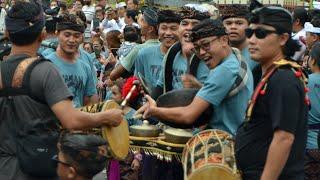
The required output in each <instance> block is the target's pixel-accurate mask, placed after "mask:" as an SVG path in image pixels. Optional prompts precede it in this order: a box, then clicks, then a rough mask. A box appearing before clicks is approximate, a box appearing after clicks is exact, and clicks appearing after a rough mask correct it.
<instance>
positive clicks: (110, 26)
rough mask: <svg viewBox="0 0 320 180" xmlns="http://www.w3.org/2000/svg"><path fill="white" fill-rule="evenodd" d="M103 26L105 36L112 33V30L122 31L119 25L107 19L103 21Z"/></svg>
mask: <svg viewBox="0 0 320 180" xmlns="http://www.w3.org/2000/svg"><path fill="white" fill-rule="evenodd" d="M101 26H102V28H103V34H107V33H108V32H109V31H112V30H118V31H120V28H119V27H118V24H117V22H116V20H114V19H111V20H108V19H106V18H105V19H104V20H103V21H102V23H101Z"/></svg>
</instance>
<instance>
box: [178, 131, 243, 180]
mask: <svg viewBox="0 0 320 180" xmlns="http://www.w3.org/2000/svg"><path fill="white" fill-rule="evenodd" d="M233 147H234V142H233V141H232V135H230V134H228V133H227V132H224V131H221V130H217V129H210V130H205V131H201V132H200V133H198V134H196V135H195V136H193V137H192V138H191V139H190V140H189V141H188V142H187V144H186V146H185V148H184V150H183V153H182V163H183V169H184V179H185V180H203V179H215V180H240V179H241V176H240V174H239V172H238V171H237V168H236V164H235V163H236V162H235V156H234V148H233Z"/></svg>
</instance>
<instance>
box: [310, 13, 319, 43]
mask: <svg viewBox="0 0 320 180" xmlns="http://www.w3.org/2000/svg"><path fill="white" fill-rule="evenodd" d="M310 23H311V24H312V26H313V27H317V28H320V17H315V18H313V19H312V21H311V22H310ZM312 34H315V35H317V36H319V38H320V33H312Z"/></svg>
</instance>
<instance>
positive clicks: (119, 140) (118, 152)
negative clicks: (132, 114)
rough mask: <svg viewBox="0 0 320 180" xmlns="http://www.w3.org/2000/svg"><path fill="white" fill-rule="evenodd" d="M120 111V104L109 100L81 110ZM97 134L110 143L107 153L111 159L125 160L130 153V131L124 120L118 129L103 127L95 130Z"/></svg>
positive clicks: (95, 111) (91, 111) (92, 111)
mask: <svg viewBox="0 0 320 180" xmlns="http://www.w3.org/2000/svg"><path fill="white" fill-rule="evenodd" d="M115 108H117V109H120V106H119V104H117V103H116V102H115V101H112V100H108V101H105V102H101V103H98V104H94V105H91V106H85V107H82V108H80V111H84V112H89V113H97V112H102V111H107V110H109V109H115ZM90 131H94V132H95V133H97V134H99V135H101V136H102V137H103V138H104V139H105V140H106V141H107V143H108V149H107V153H108V156H109V157H110V158H115V159H118V160H124V159H125V158H126V156H127V154H128V151H129V129H128V123H127V121H126V120H122V121H121V123H120V125H119V126H117V127H108V126H105V127H101V128H99V129H93V130H90Z"/></svg>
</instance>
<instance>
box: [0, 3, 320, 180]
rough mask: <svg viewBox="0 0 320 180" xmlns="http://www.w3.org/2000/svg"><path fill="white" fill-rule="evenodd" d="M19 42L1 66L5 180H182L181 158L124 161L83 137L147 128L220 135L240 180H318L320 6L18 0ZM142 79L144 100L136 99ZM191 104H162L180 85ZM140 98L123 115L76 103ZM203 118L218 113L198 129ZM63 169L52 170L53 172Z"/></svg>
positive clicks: (9, 19)
mask: <svg viewBox="0 0 320 180" xmlns="http://www.w3.org/2000/svg"><path fill="white" fill-rule="evenodd" d="M0 8H1V10H0V32H1V33H3V34H4V36H6V37H7V38H8V39H9V40H10V42H11V43H12V47H11V52H10V54H9V55H8V56H5V57H4V58H3V59H2V61H1V63H0V73H1V74H0V119H1V120H0V132H1V133H0V141H1V144H0V179H10V180H11V179H13V180H20V179H21V180H24V179H62V180H67V179H73V180H80V179H92V178H93V177H94V176H95V175H97V174H99V173H101V171H105V172H106V174H105V176H106V177H104V178H107V179H110V180H119V179H130V180H131V179H168V180H169V179H183V168H182V164H181V162H179V161H177V160H173V161H172V162H170V163H169V162H165V161H162V160H159V159H157V158H155V157H152V156H147V155H145V154H144V153H143V152H136V153H131V152H130V153H129V154H128V157H127V158H126V159H125V160H124V161H117V160H110V159H109V158H108V157H107V151H108V147H107V146H108V144H107V142H106V141H105V140H104V139H103V138H102V137H99V136H97V135H93V134H87V133H84V131H81V130H86V129H90V128H96V127H101V126H111V127H113V126H118V125H119V124H120V122H121V121H122V120H123V119H124V120H126V121H127V122H128V125H129V126H131V125H141V124H142V121H141V120H138V119H136V118H135V115H136V114H142V115H143V119H149V120H150V123H152V124H157V125H159V124H158V123H159V121H158V120H159V119H160V120H161V122H160V123H172V124H176V125H189V126H193V127H194V129H193V131H194V133H196V132H199V131H201V130H204V129H219V130H223V131H226V132H227V133H229V134H231V135H232V136H234V139H235V152H234V154H235V158H236V162H237V168H238V170H239V172H240V173H241V176H242V178H243V179H263V180H271V179H272V180H273V179H285V180H287V179H290V180H291V179H292V180H293V179H294V180H295V179H297V180H302V179H320V152H319V144H318V139H319V138H318V136H319V129H320V104H319V102H320V90H319V88H320V83H319V81H320V75H319V73H320V10H317V9H312V10H306V9H305V8H301V7H297V8H295V9H294V10H293V11H292V12H289V11H288V10H286V9H285V8H282V7H280V6H263V5H262V4H260V3H259V2H257V1H252V2H251V5H250V6H249V5H240V4H236V5H235V4H234V5H228V6H225V7H223V8H221V9H219V15H218V16H217V14H215V11H212V10H213V9H214V6H212V5H208V4H188V5H185V6H183V7H180V8H177V9H172V8H171V9H163V8H155V7H141V6H140V5H139V1H138V0H127V1H126V2H118V3H116V4H115V5H114V4H110V3H109V2H108V1H107V0H97V1H96V2H92V1H91V0H74V1H72V4H70V2H64V1H59V0H51V1H50V2H49V4H48V5H46V4H45V3H43V2H40V1H36V0H34V1H33V0H30V1H20V0H14V1H11V2H10V5H7V4H6V2H5V1H4V0H2V1H1V5H0ZM141 79H143V86H144V88H138V89H139V90H141V91H142V89H144V92H143V93H140V92H138V91H137V92H134V93H132V92H131V93H129V91H130V88H131V86H130V84H132V83H133V82H134V81H136V80H141ZM184 88H196V89H198V92H197V93H196V95H195V97H194V98H193V100H192V102H191V103H190V104H189V105H187V106H181V107H171V108H164V107H157V103H156V101H155V99H157V98H158V97H159V96H160V95H162V94H164V93H167V92H169V91H172V90H179V89H184ZM128 94H130V95H131V97H130V99H129V101H128V104H126V105H125V106H123V108H122V109H121V110H119V109H112V110H108V111H105V112H99V113H94V114H91V113H88V112H82V111H79V108H81V107H83V106H88V105H91V104H95V103H98V102H104V101H108V100H113V101H115V102H117V103H118V104H121V102H122V101H123V100H124V99H125V98H126V96H127V95H128ZM207 109H212V110H213V113H212V114H211V116H210V118H209V119H206V121H205V122H206V125H202V126H200V127H199V126H198V125H197V124H199V117H200V116H201V114H202V113H203V112H205V111H206V110H207ZM52 162H55V164H54V165H55V166H52V165H53V164H52Z"/></svg>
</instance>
